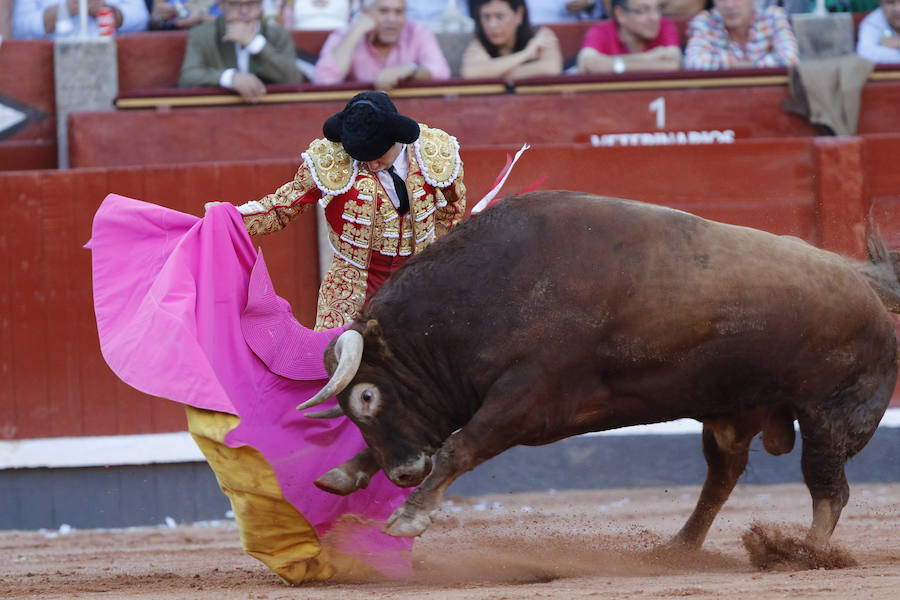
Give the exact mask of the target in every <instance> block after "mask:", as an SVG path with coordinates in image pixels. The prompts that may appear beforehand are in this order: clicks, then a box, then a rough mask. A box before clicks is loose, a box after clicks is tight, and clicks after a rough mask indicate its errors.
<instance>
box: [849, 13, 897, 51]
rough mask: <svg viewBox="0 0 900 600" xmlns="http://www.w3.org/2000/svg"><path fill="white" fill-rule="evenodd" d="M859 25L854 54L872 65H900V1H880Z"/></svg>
mask: <svg viewBox="0 0 900 600" xmlns="http://www.w3.org/2000/svg"><path fill="white" fill-rule="evenodd" d="M879 4H880V6H879V7H878V8H876V9H875V10H873V11H872V12H870V13H869V14H868V15H867V16H866V17H865V18H864V19H863V20H862V22H860V24H859V39H858V41H857V43H856V53H857V54H859V55H860V56H862V57H863V58H865V59H867V60H870V61H872V62H873V63H900V0H881V1H880V2H879Z"/></svg>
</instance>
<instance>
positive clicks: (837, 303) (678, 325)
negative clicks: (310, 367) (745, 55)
mask: <svg viewBox="0 0 900 600" xmlns="http://www.w3.org/2000/svg"><path fill="white" fill-rule="evenodd" d="M868 240H869V242H870V243H869V249H870V257H871V260H870V261H869V262H868V263H866V265H862V264H856V263H853V262H851V261H848V260H846V259H844V258H842V257H841V256H838V255H836V254H834V253H831V252H828V251H825V250H821V249H818V248H815V247H814V246H812V245H810V244H807V243H806V242H804V241H802V240H800V239H797V238H792V237H786V236H776V235H772V234H769V233H766V232H763V231H759V230H755V229H750V228H747V227H738V226H733V225H726V224H722V223H717V222H713V221H709V220H705V219H702V218H699V217H697V216H694V215H691V214H688V213H686V212H682V211H679V210H673V209H669V208H664V207H660V206H654V205H650V204H643V203H639V202H633V201H627V200H620V199H611V198H601V197H596V196H591V195H587V194H579V193H573V192H562V191H558V192H535V193H532V194H526V195H523V196H519V197H515V198H510V199H506V200H504V201H503V202H500V203H499V204H498V205H496V206H495V207H492V208H490V209H488V210H487V211H485V212H483V213H481V214H480V215H478V216H477V217H475V218H472V219H469V220H468V221H466V222H464V223H463V224H462V225H461V226H459V227H458V228H456V229H455V230H454V231H452V232H451V233H449V234H448V235H447V236H445V237H444V238H443V239H441V240H439V241H438V242H437V243H435V244H433V245H432V246H431V247H429V248H428V249H427V251H425V252H424V253H422V254H421V255H419V256H416V257H414V258H412V259H411V260H410V261H409V262H407V263H406V265H404V267H403V268H402V269H400V270H399V271H398V272H397V273H395V274H394V275H393V276H392V277H391V278H390V279H389V280H388V281H387V282H386V283H385V285H384V286H383V287H382V288H381V289H380V290H379V291H378V292H377V293H376V294H375V296H374V297H373V298H372V299H371V301H370V302H369V303H368V305H367V306H366V307H365V308H364V310H363V312H362V315H361V316H360V318H359V319H357V320H356V321H355V322H354V323H353V324H352V326H351V327H350V328H349V329H348V330H347V331H346V332H345V333H343V334H342V335H341V336H340V337H339V338H338V339H337V340H336V341H335V342H333V343H332V345H331V346H329V348H328V349H327V350H326V353H325V362H326V366H327V368H328V371H329V373H330V374H331V378H330V380H329V382H328V384H327V385H326V386H325V388H324V389H323V390H322V391H321V392H320V393H319V394H317V395H316V396H315V397H314V398H312V399H310V400H309V401H307V402H305V403H304V404H302V405H301V406H300V407H298V408H299V409H306V408H308V407H310V406H314V405H316V404H320V403H321V402H323V401H325V400H326V399H328V398H329V397H331V396H332V395H334V394H337V396H338V402H339V408H338V407H335V408H334V409H332V410H326V411H322V412H320V413H316V414H318V415H319V416H334V415H336V414H339V413H343V414H346V415H347V416H348V417H349V418H350V419H351V420H352V421H353V423H355V424H356V425H357V426H358V427H359V430H360V431H361V433H362V436H363V438H364V439H365V441H366V443H367V444H368V446H369V447H370V448H371V451H372V453H371V454H367V453H366V452H364V453H363V454H362V455H360V456H359V457H357V459H355V460H356V464H357V465H360V466H362V467H363V470H365V469H366V468H374V469H376V470H377V468H378V466H380V467H381V468H382V469H383V470H384V472H385V473H386V474H387V476H388V477H389V478H390V480H391V481H393V482H394V483H395V484H397V485H399V486H416V485H418V486H419V487H418V488H417V489H416V490H414V491H413V493H412V494H411V495H410V497H409V499H408V501H407V502H406V503H405V504H404V505H402V506H400V507H399V508H398V509H397V510H396V511H395V512H394V514H393V515H392V516H391V518H390V519H389V520H388V522H387V523H386V524H385V531H386V532H387V533H389V534H392V535H396V536H415V535H418V534H421V533H422V532H423V531H425V529H426V528H427V527H428V526H429V524H430V523H431V522H432V520H433V518H434V515H435V514H436V512H437V509H438V507H439V505H440V500H441V497H442V494H443V493H444V492H445V490H446V489H447V487H448V486H449V485H450V483H451V482H453V481H454V480H455V479H456V478H457V477H458V476H459V475H461V474H462V473H464V472H466V471H469V470H471V469H473V468H474V467H476V466H477V465H479V464H480V463H482V462H484V461H486V460H488V459H490V458H492V457H493V456H496V455H497V454H499V453H501V452H503V451H504V450H506V449H508V448H510V447H512V446H515V445H518V444H523V445H542V444H548V443H551V442H554V441H557V440H560V439H563V438H566V437H569V436H573V435H579V434H583V433H587V432H591V431H602V430H608V429H614V428H619V427H625V426H629V425H638V424H647V423H657V422H662V421H669V420H673V419H680V418H691V419H696V420H697V421H700V422H701V423H702V424H703V434H702V445H703V454H704V456H705V458H706V462H707V467H708V471H707V476H706V481H705V482H704V484H703V487H702V491H701V492H700V497H699V500H698V502H697V505H696V508H695V509H694V511H693V513H692V514H691V515H690V517H689V518H688V520H687V522H686V523H685V524H684V526H683V527H682V528H681V530H680V531H679V532H678V533H677V534H676V536H675V538H674V539H673V543H675V544H682V545H684V546H688V547H694V548H696V547H700V546H701V545H702V544H703V541H704V539H705V537H706V534H707V532H708V530H709V528H710V526H711V524H712V522H713V519H714V518H715V516H716V514H717V513H718V511H719V509H720V508H721V507H722V505H723V504H724V503H725V501H726V500H727V498H728V496H729V495H730V493H731V491H732V489H733V488H734V486H735V484H736V483H737V481H738V478H739V476H740V475H741V473H742V472H743V471H744V468H745V467H746V465H747V458H748V452H749V448H750V442H751V440H752V438H754V436H756V435H757V434H759V433H761V434H762V436H761V437H762V442H763V445H764V447H765V449H766V450H767V451H768V452H770V453H772V454H775V455H778V454H783V453H786V452H789V451H790V450H791V449H792V447H793V445H794V442H795V430H794V421H795V420H796V421H797V423H798V424H799V430H800V434H801V436H802V459H801V465H802V471H803V477H804V481H805V482H806V485H807V487H808V489H809V492H810V495H811V497H812V513H813V516H812V524H811V526H810V528H809V530H808V533H807V541H808V542H809V543H811V544H812V545H813V546H814V547H816V548H824V547H826V546H827V545H828V541H829V539H830V537H831V534H832V532H833V530H834V527H835V526H836V524H837V522H838V519H839V517H840V514H841V510H842V509H843V507H844V506H845V505H846V503H847V500H848V498H849V486H848V484H847V479H846V477H845V474H844V465H845V463H846V462H847V460H848V459H849V458H850V457H852V456H853V455H855V454H856V453H857V452H859V451H860V449H862V448H863V447H864V446H865V445H866V443H867V442H868V440H869V439H870V438H871V436H872V434H873V433H874V432H875V430H876V428H877V426H878V424H879V421H880V420H881V418H882V415H883V414H884V412H885V410H886V408H887V406H888V403H889V401H890V398H891V394H892V391H893V390H894V385H895V381H896V377H897V340H896V330H895V325H894V322H893V319H892V318H891V315H890V314H889V312H888V311H892V312H900V284H898V280H897V271H898V270H900V268H898V265H900V259H898V253H896V252H888V251H887V250H886V249H885V248H884V246H883V245H882V244H881V242H880V239H878V238H877V235H875V236H869V237H868ZM886 309H887V310H886ZM373 459H374V460H373ZM360 476H362V477H364V476H365V475H364V474H361V475H360Z"/></svg>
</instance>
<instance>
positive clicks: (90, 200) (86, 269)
mask: <svg viewBox="0 0 900 600" xmlns="http://www.w3.org/2000/svg"><path fill="white" fill-rule="evenodd" d="M516 149H517V148H516V147H513V146H508V147H502V148H497V147H493V148H491V147H488V148H485V147H481V148H478V147H468V148H464V149H463V158H464V160H465V164H466V183H467V187H468V188H469V192H470V198H471V203H474V202H475V201H476V200H477V198H478V197H479V196H480V195H481V194H483V193H484V192H485V191H486V190H487V189H488V188H489V187H490V185H491V184H492V183H493V181H494V178H495V177H496V175H497V172H498V171H499V170H500V169H501V168H502V166H503V164H504V162H505V154H506V153H507V152H514V151H515V150H516ZM898 151H900V135H892V136H889V135H879V136H866V137H862V138H859V137H857V138H840V139H827V138H825V139H822V138H820V139H812V138H801V139H780V140H773V139H770V140H750V141H739V142H737V143H735V144H732V145H702V146H685V147H671V146H668V147H667V146H660V147H633V148H593V147H589V146H584V145H582V146H577V147H572V146H570V145H560V146H544V147H536V148H533V149H532V150H529V151H528V152H527V153H526V154H525V155H524V156H523V158H522V159H521V162H520V163H519V165H517V167H516V170H515V171H514V172H513V174H512V176H511V177H510V179H509V181H508V182H507V184H506V186H505V188H504V193H506V194H511V193H515V192H516V191H519V190H521V189H522V188H524V187H525V186H527V185H528V184H530V183H532V182H533V181H534V180H535V178H537V177H538V176H539V175H541V174H542V173H544V174H546V176H547V179H546V181H545V182H544V184H543V185H542V186H541V188H542V189H553V188H568V189H580V190H584V191H591V192H595V193H599V194H605V195H610V196H619V197H629V198H634V199H638V200H644V201H648V202H653V203H659V204H665V205H669V206H673V207H677V208H681V209H684V210H688V211H691V212H694V213H696V214H699V215H701V216H705V217H709V218H713V219H717V220H721V221H725V222H730V223H735V224H741V225H749V226H753V227H758V228H761V229H765V230H768V231H772V232H774V233H778V234H791V235H796V236H798V237H802V238H804V239H806V240H809V241H810V242H812V243H815V244H818V245H825V246H827V247H829V248H830V249H832V250H837V251H840V252H843V253H845V254H849V255H853V256H859V255H860V254H861V252H862V245H861V238H860V237H859V231H860V230H861V227H862V224H863V223H864V222H865V219H866V218H867V214H868V210H869V206H872V207H873V212H874V214H875V216H876V218H877V220H878V223H879V225H880V226H881V229H882V232H883V234H884V236H885V238H886V239H887V240H889V241H890V242H891V245H893V246H895V247H900V219H898V217H897V214H898V213H900V211H898V210H897V207H898V204H900V175H898V172H897V170H896V168H895V167H894V164H893V162H894V161H893V160H892V158H893V157H895V156H897V155H898V154H897V153H898ZM295 169H296V161H295V160H294V159H291V160H274V161H256V162H243V163H212V164H197V165H190V166H167V167H142V168H118V169H107V170H100V169H84V170H74V171H66V172H57V171H40V172H32V173H7V174H2V173H0V206H2V208H3V210H4V212H5V214H7V215H10V218H8V219H4V220H3V222H2V224H0V247H2V248H3V249H4V250H3V252H4V256H5V257H6V258H7V260H6V261H5V262H4V267H3V268H4V270H3V271H2V274H0V277H2V278H3V284H2V285H0V323H2V324H3V325H2V326H0V372H2V373H3V377H0V406H3V407H4V410H3V411H2V413H0V438H2V439H23V438H33V437H47V436H68V435H104V434H126V433H147V432H161V431H171V430H180V429H183V426H184V420H183V413H182V411H181V410H180V408H179V407H178V406H176V405H174V404H173V403H169V402H162V401H155V400H150V399H147V398H146V397H142V395H141V394H139V393H137V392H135V391H134V390H131V389H130V388H128V387H127V386H125V385H124V384H122V383H121V382H119V381H118V380H117V379H116V378H115V376H114V375H113V374H112V373H111V372H110V371H109V369H108V368H107V367H106V365H105V364H104V362H103V360H102V358H101V357H100V354H99V351H98V346H97V337H96V329H95V325H94V319H93V312H92V305H91V291H90V254H89V252H88V251H86V250H82V249H81V246H82V245H83V244H84V243H85V242H86V241H87V240H88V238H89V237H90V223H91V218H92V215H93V213H94V211H95V210H96V208H97V206H98V205H99V203H100V201H101V200H102V199H103V197H104V196H105V195H106V194H107V193H110V192H114V193H119V194H122V195H126V196H130V197H134V198H139V199H143V200H147V201H151V202H156V203H159V204H163V205H166V206H169V207H172V208H176V209H178V210H182V211H184V212H188V213H192V214H200V213H201V212H202V210H203V208H202V207H203V204H204V203H205V202H207V201H209V200H222V201H229V202H235V203H240V202H244V201H246V200H249V199H255V198H258V197H260V196H262V195H263V194H265V193H267V192H269V191H271V190H274V189H275V188H276V187H277V186H278V185H279V184H281V183H283V182H285V181H288V180H290V179H291V177H292V176H293V173H294V171H295ZM842 182H845V183H842ZM314 229H315V225H314V220H313V219H312V217H311V215H304V216H303V217H302V218H301V220H300V221H299V222H298V223H295V224H293V225H291V226H290V227H289V228H288V229H287V230H285V231H283V232H280V233H278V234H277V235H274V236H271V237H267V238H261V239H260V240H259V241H260V243H261V245H262V246H263V247H264V249H265V252H266V260H267V262H268V264H269V267H270V269H271V271H272V273H273V274H274V277H275V283H276V286H277V288H278V292H279V293H280V294H281V295H283V296H285V297H286V298H287V299H288V300H289V301H290V302H291V303H292V306H293V307H294V312H295V314H296V316H297V317H298V319H299V320H300V321H301V322H303V323H306V324H311V323H312V322H313V320H314V311H315V306H314V303H315V295H316V289H317V285H318V276H317V273H316V265H317V260H316V256H317V255H316V252H317V250H316V240H315V234H314Z"/></svg>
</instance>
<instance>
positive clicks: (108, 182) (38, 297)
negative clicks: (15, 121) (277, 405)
mask: <svg viewBox="0 0 900 600" xmlns="http://www.w3.org/2000/svg"><path fill="white" fill-rule="evenodd" d="M295 169H296V165H294V164H293V163H292V162H268V163H259V162H255V163H244V164H227V165H225V164H209V165H197V166H193V167H188V168H177V167H176V168H172V167H166V168H142V169H116V170H80V171H35V172H29V173H7V174H2V173H0V203H2V207H3V209H4V212H6V214H7V215H8V216H9V218H7V219H3V220H2V223H0V247H2V248H3V256H4V259H5V260H4V262H3V270H2V272H0V277H2V281H3V283H2V284H0V324H2V326H0V373H2V377H0V406H2V407H3V411H2V414H0V439H24V438H35V437H48V436H72V435H74V436H81V435H112V434H125V433H149V432H159V431H177V430H183V429H184V411H183V410H182V409H181V408H180V407H179V406H177V405H176V404H174V403H171V402H162V401H148V399H147V398H146V397H143V396H142V394H139V393H138V392H136V391H135V390H133V389H131V388H129V387H128V386H126V385H125V384H124V383H121V382H120V381H119V380H118V379H117V378H116V377H115V376H114V375H113V374H112V372H111V371H110V370H109V368H108V367H107V366H106V364H105V363H104V361H103V359H102V357H101V355H100V352H99V346H98V342H97V332H96V325H95V322H94V314H93V305H92V300H91V284H90V280H91V268H90V252H89V251H87V250H83V249H82V246H83V245H84V244H85V243H86V242H87V241H88V240H89V239H90V236H91V220H92V218H93V214H94V212H95V211H96V209H97V207H98V206H99V204H100V202H101V201H102V200H103V198H104V197H105V196H106V194H107V193H110V192H115V193H119V194H122V195H126V196H130V197H133V198H140V199H143V200H147V201H150V202H155V203H157V204H162V205H164V206H168V207H171V208H175V209H178V210H181V211H184V212H188V213H191V214H198V215H199V214H202V212H203V204H204V203H205V202H207V201H209V200H222V201H228V202H243V201H246V200H247V199H248V198H252V197H256V196H257V195H258V194H259V190H268V189H274V188H275V187H276V186H277V185H278V184H280V183H281V182H283V181H285V180H288V179H290V178H291V177H292V175H293V172H294V171H295ZM259 242H260V244H261V245H262V246H263V248H264V250H265V254H266V261H267V264H268V265H269V268H270V270H271V272H272V273H273V276H274V277H276V278H277V279H276V281H278V292H279V293H280V294H281V295H282V296H284V297H285V298H286V299H288V301H289V302H291V304H292V306H293V309H294V314H295V315H296V316H297V318H298V319H300V320H301V321H302V322H305V323H307V324H310V325H311V324H312V323H313V322H314V320H315V290H316V289H317V287H318V269H317V264H316V253H317V244H316V235H315V219H314V217H313V215H312V213H310V214H309V215H304V216H303V217H301V219H300V220H299V221H298V222H297V223H295V224H293V225H292V227H291V228H290V229H289V230H287V231H285V232H282V234H281V235H278V236H272V237H269V238H265V239H261V240H259Z"/></svg>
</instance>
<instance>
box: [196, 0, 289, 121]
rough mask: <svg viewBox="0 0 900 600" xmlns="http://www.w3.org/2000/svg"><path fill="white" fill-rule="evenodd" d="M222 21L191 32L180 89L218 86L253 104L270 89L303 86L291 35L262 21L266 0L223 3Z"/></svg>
mask: <svg viewBox="0 0 900 600" xmlns="http://www.w3.org/2000/svg"><path fill="white" fill-rule="evenodd" d="M220 6H221V9H222V15H221V16H220V17H218V18H217V19H216V20H215V21H212V22H209V23H204V24H203V25H198V26H196V27H194V28H193V29H191V33H190V36H189V37H188V43H187V50H186V51H185V55H184V62H183V63H182V65H181V77H180V78H179V79H178V85H179V86H181V87H214V86H220V87H223V88H227V89H230V90H234V91H236V92H237V93H239V94H240V95H241V97H242V98H244V100H246V101H247V102H250V103H255V102H258V101H259V100H260V98H262V97H263V96H264V95H265V93H266V84H272V83H300V81H302V79H303V76H302V75H301V74H300V71H299V70H298V69H297V63H296V51H295V50H294V40H293V39H292V38H291V34H290V33H289V32H288V31H287V30H285V29H283V28H281V27H279V26H278V25H274V24H272V23H267V22H265V21H264V20H262V18H261V17H262V0H222V1H221V2H220Z"/></svg>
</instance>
